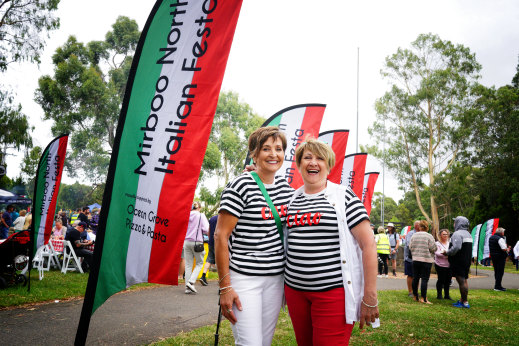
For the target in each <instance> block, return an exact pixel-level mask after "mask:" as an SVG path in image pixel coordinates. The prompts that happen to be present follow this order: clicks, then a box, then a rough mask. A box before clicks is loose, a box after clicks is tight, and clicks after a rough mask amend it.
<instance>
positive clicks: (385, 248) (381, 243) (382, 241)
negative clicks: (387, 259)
mask: <svg viewBox="0 0 519 346" xmlns="http://www.w3.org/2000/svg"><path fill="white" fill-rule="evenodd" d="M377 236H378V241H377V253H381V254H389V253H390V252H391V251H390V249H391V248H390V246H389V237H388V236H387V235H386V234H384V233H379V234H377Z"/></svg>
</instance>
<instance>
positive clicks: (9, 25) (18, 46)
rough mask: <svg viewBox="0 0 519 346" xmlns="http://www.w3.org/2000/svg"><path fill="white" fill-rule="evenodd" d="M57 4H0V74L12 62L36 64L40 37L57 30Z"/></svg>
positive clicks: (41, 0) (32, 0) (39, 0)
mask: <svg viewBox="0 0 519 346" xmlns="http://www.w3.org/2000/svg"><path fill="white" fill-rule="evenodd" d="M59 2H60V0H0V72H3V71H5V70H6V69H7V66H8V65H9V64H10V63H13V62H19V61H23V60H28V61H32V62H38V63H39V62H40V54H41V52H42V50H43V48H44V47H45V40H44V37H47V38H48V37H49V34H48V33H49V31H51V30H55V29H57V28H59V18H57V17H55V15H54V13H55V11H56V10H57V9H58V4H59Z"/></svg>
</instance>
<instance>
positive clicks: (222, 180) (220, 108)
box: [200, 91, 265, 215]
mask: <svg viewBox="0 0 519 346" xmlns="http://www.w3.org/2000/svg"><path fill="white" fill-rule="evenodd" d="M264 121H265V119H264V118H262V117H260V116H259V115H257V114H256V113H254V112H253V110H252V108H251V107H250V106H249V105H248V104H247V103H244V102H240V100H239V96H238V94H237V93H235V92H232V91H228V92H222V93H220V97H219V99H218V105H217V107H216V114H215V117H214V120H213V127H212V129H211V135H210V138H209V143H208V145H207V150H206V153H205V156H204V163H203V165H202V172H201V179H200V182H201V186H200V188H201V189H200V196H201V199H202V201H204V202H205V204H206V205H205V208H207V210H206V213H207V214H208V215H211V214H213V213H214V211H215V210H216V208H217V203H218V201H219V200H220V198H219V196H220V193H221V191H222V188H223V187H224V186H225V185H227V183H228V182H229V181H230V180H231V179H232V178H234V177H235V176H237V175H239V174H240V173H241V171H242V169H243V163H244V162H245V158H246V156H247V151H248V138H249V135H250V134H251V133H252V132H253V131H254V130H256V129H258V128H259V127H260V126H261V124H262V123H263V122H264ZM215 180H216V184H215V183H214V182H215ZM215 196H216V197H217V198H216V199H215Z"/></svg>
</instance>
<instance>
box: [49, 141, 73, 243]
mask: <svg viewBox="0 0 519 346" xmlns="http://www.w3.org/2000/svg"><path fill="white" fill-rule="evenodd" d="M67 141H68V136H64V137H61V138H60V139H59V143H58V151H57V155H58V156H59V161H58V165H59V172H58V174H57V176H56V182H55V183H54V189H55V191H54V194H53V195H52V201H51V202H50V204H49V209H48V210H47V219H46V220H45V233H44V234H43V244H44V245H46V244H47V243H48V242H49V239H50V236H51V234H52V225H53V224H54V214H55V213H56V204H57V202H58V194H59V188H60V184H61V174H62V173H63V165H64V163H65V155H66V154H67Z"/></svg>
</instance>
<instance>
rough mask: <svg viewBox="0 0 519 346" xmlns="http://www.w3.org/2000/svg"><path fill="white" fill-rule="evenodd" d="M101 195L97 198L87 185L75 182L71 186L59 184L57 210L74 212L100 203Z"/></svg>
mask: <svg viewBox="0 0 519 346" xmlns="http://www.w3.org/2000/svg"><path fill="white" fill-rule="evenodd" d="M101 200H102V195H101V196H99V195H98V194H97V193H95V190H92V188H91V187H90V186H88V185H83V184H80V183H78V182H77V181H76V182H75V183H74V184H72V185H68V184H61V188H60V191H59V195H58V203H57V204H58V210H61V209H64V210H67V209H70V210H76V209H77V208H83V207H84V206H86V205H89V204H92V203H94V202H96V203H101Z"/></svg>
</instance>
